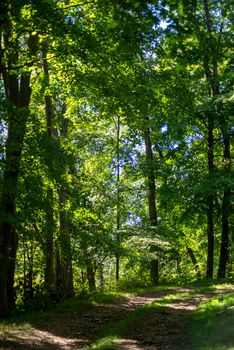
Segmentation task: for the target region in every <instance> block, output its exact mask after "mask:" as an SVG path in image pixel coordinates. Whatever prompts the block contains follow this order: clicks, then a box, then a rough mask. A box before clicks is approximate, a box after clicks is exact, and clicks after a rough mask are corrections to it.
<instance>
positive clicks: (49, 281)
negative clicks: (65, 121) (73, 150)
mask: <svg viewBox="0 0 234 350" xmlns="http://www.w3.org/2000/svg"><path fill="white" fill-rule="evenodd" d="M42 59H43V60H42V65H43V71H44V76H45V80H46V86H48V85H49V67H48V62H47V54H46V52H42ZM45 112H46V130H47V135H48V137H49V139H50V140H53V138H54V126H53V125H54V119H55V118H54V109H53V103H52V99H51V96H50V95H45ZM53 195H54V194H53V189H52V188H48V190H47V199H48V208H47V209H46V242H45V243H46V244H45V257H46V266H45V286H46V289H47V290H48V292H49V293H50V292H51V290H52V288H53V284H54V228H55V227H54V226H55V225H54V212H53Z"/></svg>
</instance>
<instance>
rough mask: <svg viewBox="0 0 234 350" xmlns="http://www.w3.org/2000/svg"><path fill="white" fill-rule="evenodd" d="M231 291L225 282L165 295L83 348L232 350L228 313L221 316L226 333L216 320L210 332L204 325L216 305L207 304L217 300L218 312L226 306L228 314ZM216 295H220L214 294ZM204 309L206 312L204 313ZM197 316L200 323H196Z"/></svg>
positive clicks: (88, 349)
mask: <svg viewBox="0 0 234 350" xmlns="http://www.w3.org/2000/svg"><path fill="white" fill-rule="evenodd" d="M232 290H234V289H233V286H230V285H227V286H216V287H209V288H201V289H197V290H192V291H187V292H183V291H182V292H180V293H176V294H174V293H173V294H169V295H167V296H165V297H163V298H162V299H161V300H155V301H153V302H152V303H150V304H148V305H145V306H144V307H142V308H140V309H138V310H135V311H133V312H132V313H130V314H129V315H128V316H127V317H126V318H125V319H123V320H120V321H119V322H118V323H116V324H115V325H114V326H113V327H110V328H109V329H107V330H106V332H105V334H104V335H103V336H102V337H101V338H99V339H98V340H97V341H96V342H95V343H93V344H92V345H91V346H89V347H88V348H87V350H111V349H119V350H124V349H131V350H151V349H152V350H153V349H154V350H155V349H157V350H160V349H162V350H166V349H168V350H169V349H170V350H177V349H178V350H182V349H184V350H190V349H194V350H195V349H196V350H211V349H215V350H216V349H217V350H224V349H225V350H233V349H234V335H233V329H234V323H233V321H232V322H231V323H230V318H231V316H230V317H229V319H227V320H225V318H224V322H225V323H227V325H228V329H229V332H228V333H226V332H222V329H221V328H219V327H218V326H217V323H216V322H213V325H212V326H213V328H215V329H214V333H213V331H212V328H211V324H210V323H209V324H210V327H208V326H207V327H204V325H206V324H207V318H209V319H210V318H212V310H213V312H216V311H217V307H216V308H214V309H212V307H211V305H216V306H217V303H218V305H219V306H218V308H219V313H220V314H221V313H223V312H224V311H223V308H224V309H225V308H226V306H225V305H229V309H228V310H229V314H230V310H232V307H233V305H234V300H233V295H234V294H233V293H231V291H232ZM226 293H227V294H226ZM216 294H218V295H220V294H223V295H221V296H219V297H214V295H216ZM209 298H211V299H209ZM217 300H219V302H217ZM221 301H222V302H221ZM200 303H202V304H201V306H200V307H199V308H198V311H195V310H196V308H197V306H198V305H199V304H200ZM206 308H207V309H208V310H209V312H204V310H206ZM201 315H202V319H203V323H200V322H199V319H200V318H201ZM232 316H233V315H232ZM212 319H213V318H212ZM201 334H202V335H203V336H201ZM207 334H208V335H209V336H207ZM218 340H219V342H218ZM210 344H211V346H210ZM214 344H216V345H215V346H216V347H213V346H214ZM218 344H220V345H218Z"/></svg>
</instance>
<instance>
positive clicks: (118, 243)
mask: <svg viewBox="0 0 234 350" xmlns="http://www.w3.org/2000/svg"><path fill="white" fill-rule="evenodd" d="M119 143H120V118H119V115H118V120H117V137H116V163H117V175H116V182H117V184H116V185H117V198H116V202H117V206H116V207H117V209H116V210H117V213H116V245H117V250H116V254H115V258H116V263H115V264H116V270H115V277H116V282H118V281H119V262H120V254H119V247H120V239H121V238H120V154H119V152H120V149H119Z"/></svg>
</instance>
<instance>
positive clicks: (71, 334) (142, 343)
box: [0, 290, 226, 350]
mask: <svg viewBox="0 0 234 350" xmlns="http://www.w3.org/2000/svg"><path fill="white" fill-rule="evenodd" d="M180 291H182V292H183V290H180ZM225 291H226V290H224V291H223V292H225ZM176 292H178V291H167V292H163V293H154V294H147V295H140V296H132V297H124V298H121V299H120V300H118V302H112V303H105V304H99V305H93V306H90V307H88V308H86V309H85V310H84V311H82V312H79V313H77V312H73V313H71V312H69V313H62V314H59V315H56V316H53V317H49V318H48V317H45V318H40V319H37V320H34V321H31V322H30V326H26V327H25V326H22V327H21V328H20V327H19V326H17V327H13V328H12V329H11V328H9V330H8V331H7V332H6V331H5V332H4V334H3V335H0V349H1V350H21V349H22V350H23V349H24V350H39V349H40V350H43V349H45V350H46V349H52V350H54V349H57V350H59V349H61V350H81V349H83V350H84V349H85V348H87V346H89V345H91V344H92V343H93V342H94V341H95V340H96V339H97V338H98V337H100V334H102V333H103V332H104V330H105V329H107V328H108V327H111V326H112V325H114V324H115V323H116V322H118V321H119V320H122V319H124V318H125V317H126V316H127V315H128V314H129V313H130V312H131V311H133V310H135V309H137V308H139V307H141V306H144V305H146V304H149V303H151V302H153V301H155V300H160V299H162V297H163V296H165V295H167V294H172V293H176ZM220 293H222V290H221V291H219V294H220ZM212 295H213V293H212V294H211V293H209V295H206V296H204V295H194V296H191V297H188V298H181V299H180V298H178V299H176V300H174V301H173V303H170V304H168V305H166V306H165V307H164V308H163V309H162V310H160V311H159V310H158V311H155V312H152V313H150V316H149V315H147V316H146V317H144V318H142V319H140V320H139V321H138V322H136V323H135V324H134V327H133V326H132V327H129V328H128V329H126V332H125V335H124V337H123V338H122V339H118V340H116V341H115V347H116V349H118V350H124V349H126V350H127V349H131V350H172V349H173V350H177V349H178V350H179V349H180V350H182V349H186V350H187V349H188V347H186V346H187V345H186V342H184V339H183V344H181V342H180V341H179V338H178V335H180V334H183V331H184V329H185V327H186V324H187V319H188V314H189V312H191V311H192V310H193V309H194V308H196V306H197V305H198V304H199V303H200V302H201V301H202V300H204V299H205V298H208V297H210V296H212Z"/></svg>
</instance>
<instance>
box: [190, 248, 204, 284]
mask: <svg viewBox="0 0 234 350" xmlns="http://www.w3.org/2000/svg"><path fill="white" fill-rule="evenodd" d="M186 249H187V252H188V255H189V257H190V259H191V261H192V263H193V265H194V269H195V271H196V274H197V278H198V279H200V278H201V273H200V269H199V265H198V262H197V259H196V257H195V255H194V252H193V250H192V249H191V248H190V247H188V246H186Z"/></svg>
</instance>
